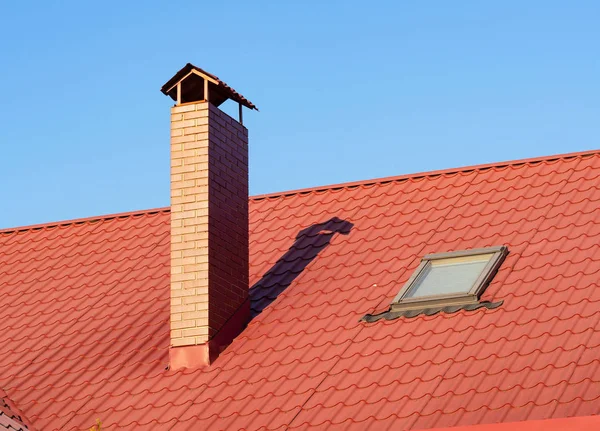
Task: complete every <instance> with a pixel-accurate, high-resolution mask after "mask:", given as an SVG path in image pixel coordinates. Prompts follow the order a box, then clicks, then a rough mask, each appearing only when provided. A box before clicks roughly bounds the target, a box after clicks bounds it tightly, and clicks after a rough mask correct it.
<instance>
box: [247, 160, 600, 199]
mask: <svg viewBox="0 0 600 431" xmlns="http://www.w3.org/2000/svg"><path fill="white" fill-rule="evenodd" d="M596 154H600V149H597V150H587V151H579V152H573V153H563V154H553V155H549V156H538V157H531V158H527V159H516V160H507V161H501V162H493V163H484V164H479V165H469V166H460V167H456V168H447V169H439V170H434V171H423V172H416V173H412V174H402V175H395V176H390V177H380V178H373V179H369V180H360V181H349V182H345V183H337V184H328V185H324V186H315V187H307V188H303V189H296V190H288V191H283V192H273V193H265V194H260V195H255V196H250V199H251V200H254V201H259V200H263V199H269V198H279V197H287V196H293V195H298V194H306V193H311V192H321V191H327V190H337V189H342V188H346V187H357V186H370V185H374V184H384V183H389V182H393V181H405V180H410V179H417V178H423V177H435V176H439V175H444V174H454V173H459V172H471V171H475V170H484V169H485V170H486V169H492V168H502V167H506V166H519V165H524V164H527V163H540V162H551V161H555V160H560V159H564V160H568V159H573V158H577V157H584V156H590V155H596Z"/></svg>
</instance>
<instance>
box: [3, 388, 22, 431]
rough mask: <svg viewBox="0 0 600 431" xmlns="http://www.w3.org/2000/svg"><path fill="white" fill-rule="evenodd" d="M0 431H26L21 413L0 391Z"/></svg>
mask: <svg viewBox="0 0 600 431" xmlns="http://www.w3.org/2000/svg"><path fill="white" fill-rule="evenodd" d="M0 430H11V431H28V428H27V425H25V423H24V421H23V418H22V417H21V413H20V412H19V411H18V409H17V408H16V406H15V405H14V403H13V402H12V401H11V400H10V399H9V398H8V397H7V396H6V393H4V391H2V389H0Z"/></svg>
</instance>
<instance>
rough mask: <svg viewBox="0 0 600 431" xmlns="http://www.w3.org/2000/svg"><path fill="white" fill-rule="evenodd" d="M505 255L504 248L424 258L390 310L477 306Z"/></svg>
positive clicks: (442, 254) (433, 255) (458, 252)
mask: <svg viewBox="0 0 600 431" xmlns="http://www.w3.org/2000/svg"><path fill="white" fill-rule="evenodd" d="M507 252H508V250H507V248H506V247H505V246H500V247H488V248H480V249H475V250H464V251H455V252H449V253H437V254H430V255H427V256H425V257H424V258H423V259H422V260H421V264H420V265H419V267H418V268H417V269H416V270H415V272H414V273H413V275H412V276H411V278H410V279H409V280H408V281H407V282H406V284H405V285H404V287H402V289H401V290H400V292H399V293H398V295H397V296H396V298H395V299H394V303H393V304H392V308H393V309H394V310H402V309H417V308H427V307H433V306H445V305H458V304H471V303H476V302H478V301H479V297H480V296H481V294H482V293H483V291H484V290H485V288H486V287H487V285H488V284H489V283H490V281H491V280H492V278H493V277H494V275H495V274H496V272H497V270H498V268H499V267H500V265H501V264H502V261H503V260H504V257H505V256H506V254H507Z"/></svg>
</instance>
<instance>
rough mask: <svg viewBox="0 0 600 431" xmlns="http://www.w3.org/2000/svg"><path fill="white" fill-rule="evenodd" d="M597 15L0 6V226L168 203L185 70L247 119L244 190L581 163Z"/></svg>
mask: <svg viewBox="0 0 600 431" xmlns="http://www.w3.org/2000/svg"><path fill="white" fill-rule="evenodd" d="M599 22H600V2H597V1H587V2H586V1H573V2H569V1H548V0H544V1H522V0H518V1H507V0H503V1H495V2H491V1H486V2H483V1H460V0H457V1H446V0H439V1H418V2H417V1H412V2H408V1H388V2H381V1H372V2H366V3H365V2H364V1H348V0H343V1H256V2H255V1H238V2H232V1H215V2H205V1H177V2H164V1H143V2H142V1H137V2H133V1H131V2H130V1H96V2H82V1H70V2H59V1H47V2H46V1H36V2H27V1H12V2H8V1H6V2H1V3H0V54H1V60H0V61H1V63H0V66H1V67H0V81H1V82H2V87H3V88H2V92H1V96H0V97H2V103H1V104H0V145H1V147H2V153H1V154H2V163H1V164H0V191H1V193H2V196H1V197H0V203H1V206H0V208H1V211H0V228H2V227H12V226H19V225H25V224H32V223H42V222H50V221H56V220H62V219H70V218H76V217H86V216H94V215H100V214H106V213H114V212H121V211H130V210H140V209H147V208H153V207H161V206H168V205H169V108H170V106H171V104H172V102H171V100H170V99H168V98H167V97H165V96H163V95H162V94H161V93H160V91H159V88H160V87H161V85H162V84H164V82H166V81H167V80H168V79H169V78H170V77H171V76H172V75H173V74H174V73H175V72H176V71H177V70H179V69H180V68H181V67H182V66H183V65H184V64H185V63H186V62H192V63H195V64H197V65H198V66H201V67H203V68H205V69H206V70H208V71H210V72H212V73H214V74H216V75H218V76H219V77H221V78H222V79H223V80H224V81H225V82H227V83H228V84H230V85H231V86H233V87H234V88H235V89H236V90H238V91H240V92H241V93H242V94H244V95H245V96H246V97H248V98H249V99H250V100H251V101H253V102H254V103H255V104H257V105H258V107H259V108H260V110H261V111H260V112H259V113H255V112H253V113H250V112H247V113H246V116H245V123H246V126H247V127H248V129H249V131H250V169H251V173H250V179H251V183H250V189H251V190H250V191H251V193H252V194H259V193H267V192H274V191H281V190H287V189H295V188H303V187H311V186H317V185H323V184H329V183H339V182H344V181H353V180H361V179H368V178H375V177H382V176H389V175H399V174H403V173H411V172H418V171H424V170H433V169H441V168H450V167H456V166H462V165H470V164H477V163H487V162H494V161H502V160H509V159H516V158H524V157H531V156H537V155H548V154H555V153H564V152H572V151H580V150H586V149H593V148H599V147H600V143H599V138H600V55H599V51H598V49H599V46H600V25H599V24H598V23H599Z"/></svg>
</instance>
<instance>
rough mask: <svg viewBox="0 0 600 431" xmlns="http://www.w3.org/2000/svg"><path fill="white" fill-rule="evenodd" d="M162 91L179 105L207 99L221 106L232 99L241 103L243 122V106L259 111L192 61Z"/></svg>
mask: <svg viewBox="0 0 600 431" xmlns="http://www.w3.org/2000/svg"><path fill="white" fill-rule="evenodd" d="M160 91H161V92H162V93H163V94H165V95H166V96H169V97H171V99H173V100H174V101H175V103H176V104H177V105H180V104H182V103H189V102H198V101H200V100H205V101H207V102H210V103H211V104H213V105H215V106H219V105H221V104H222V103H223V102H225V101H226V100H228V99H231V100H233V101H235V102H237V103H238V105H239V116H240V118H239V121H240V123H242V124H243V121H242V106H245V107H246V108H248V109H255V110H257V111H258V108H257V107H256V105H254V104H253V103H252V102H250V101H249V100H248V99H246V98H245V97H244V96H242V95H241V94H239V93H238V92H237V91H235V90H234V89H233V88H231V87H230V86H228V85H227V84H226V83H225V82H223V81H221V80H220V79H219V78H218V77H217V76H215V75H213V74H212V73H208V72H207V71H205V70H203V69H201V68H199V67H197V66H194V65H193V64H191V63H188V64H186V65H185V66H184V67H183V68H182V69H181V70H180V71H179V72H177V73H176V74H175V75H174V76H173V77H172V78H171V79H169V80H168V81H167V83H166V84H165V85H163V86H162V88H161V89H160Z"/></svg>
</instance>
